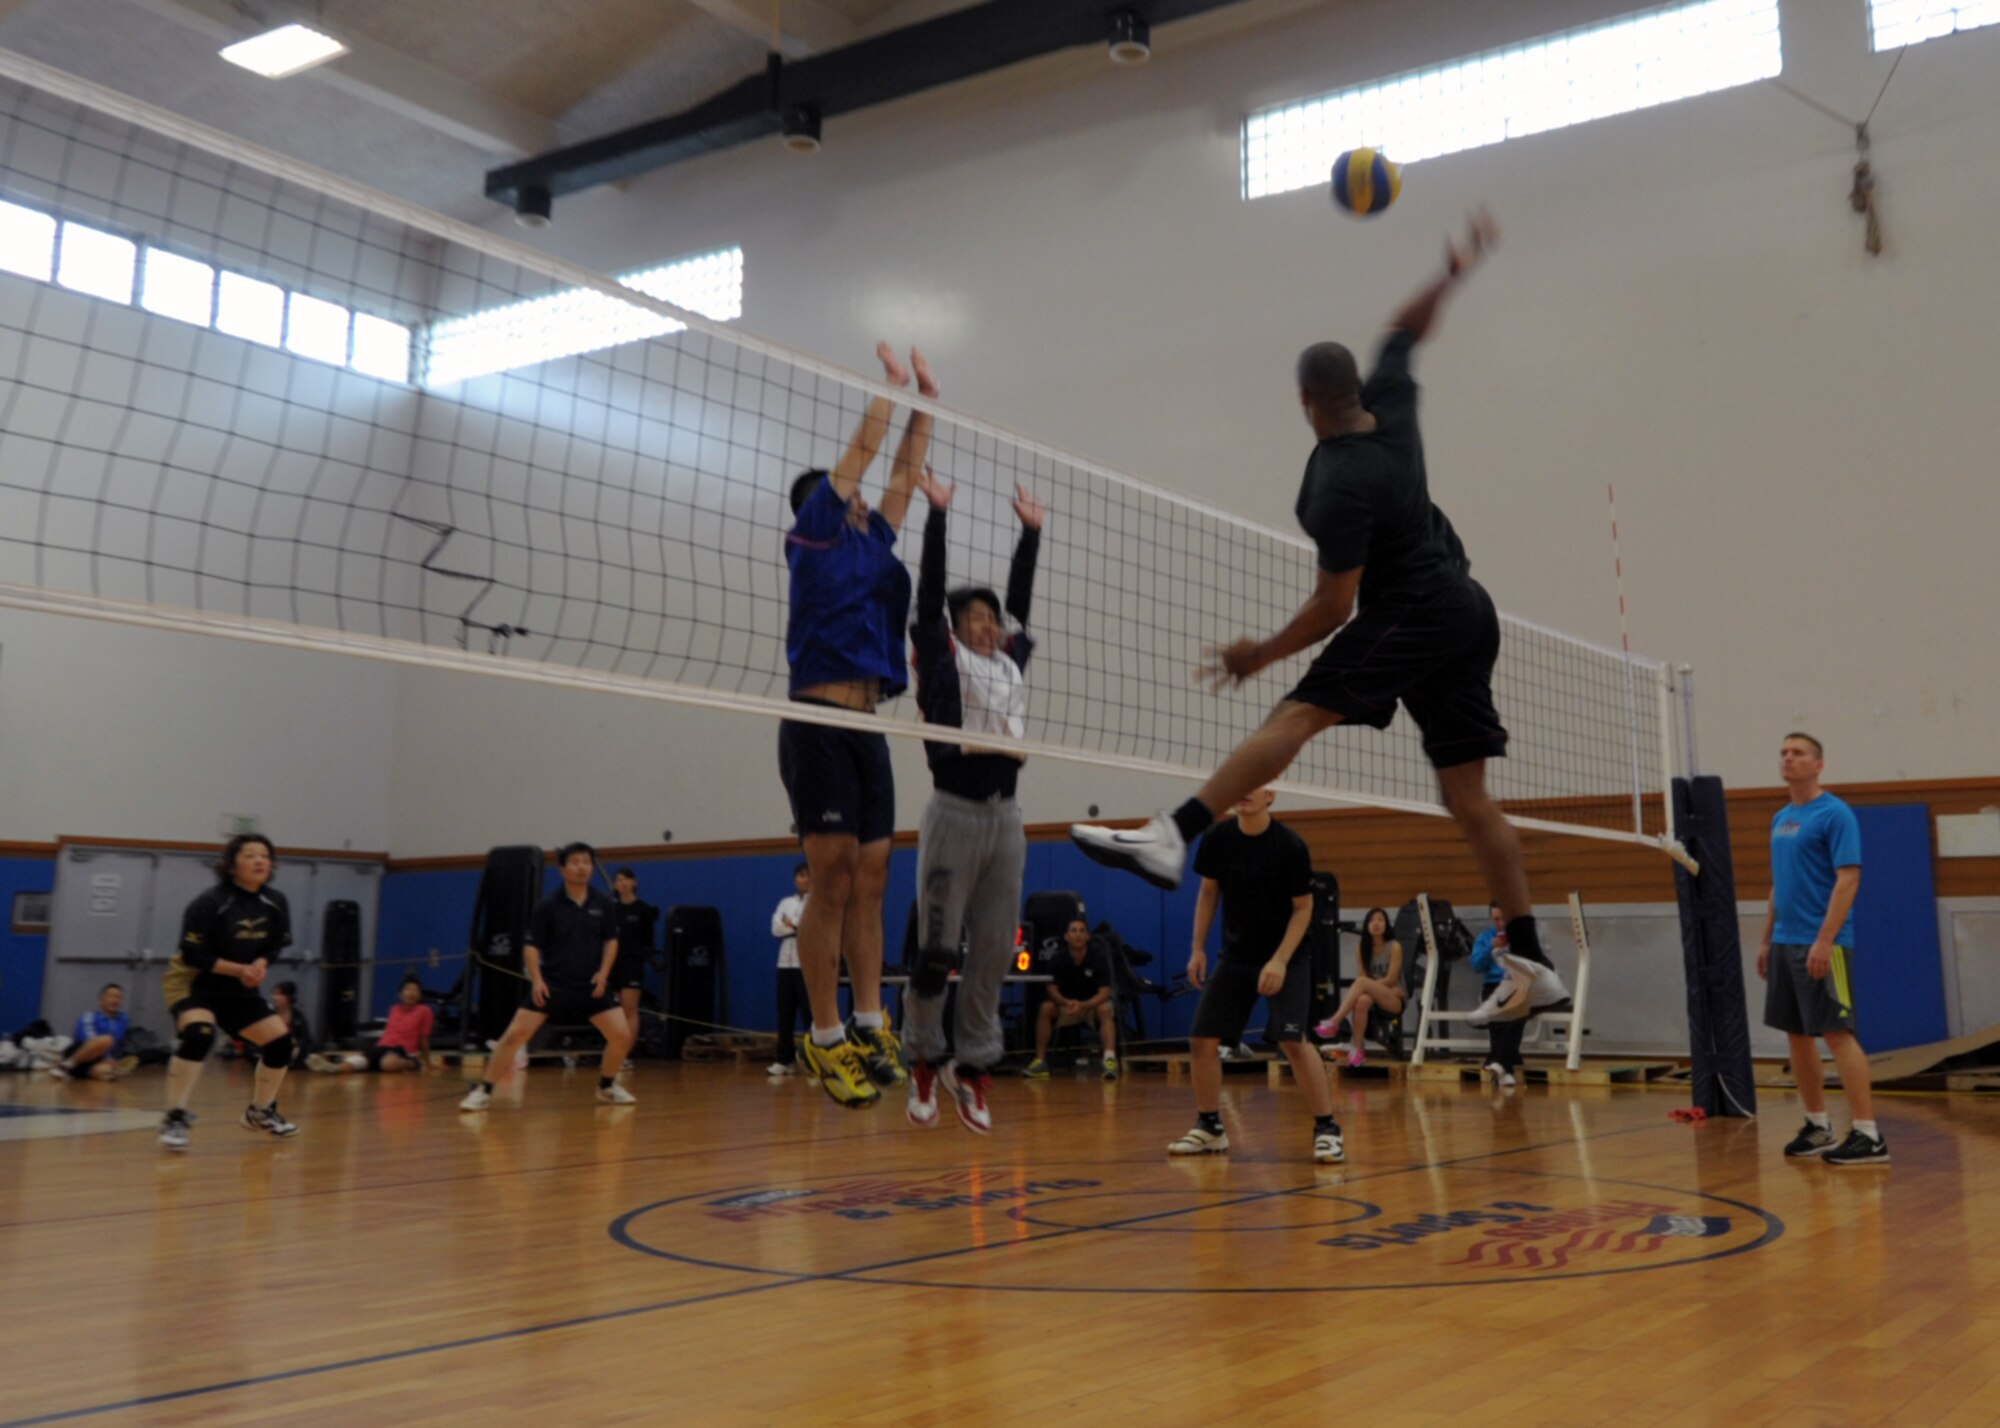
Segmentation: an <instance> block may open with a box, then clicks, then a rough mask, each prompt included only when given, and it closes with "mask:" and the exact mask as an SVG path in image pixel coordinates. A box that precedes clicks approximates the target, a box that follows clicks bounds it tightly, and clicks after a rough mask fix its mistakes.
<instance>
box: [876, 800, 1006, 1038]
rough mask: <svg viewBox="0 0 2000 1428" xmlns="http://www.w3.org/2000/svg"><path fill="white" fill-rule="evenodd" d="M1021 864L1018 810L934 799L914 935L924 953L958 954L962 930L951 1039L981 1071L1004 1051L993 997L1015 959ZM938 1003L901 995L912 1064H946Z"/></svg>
mask: <svg viewBox="0 0 2000 1428" xmlns="http://www.w3.org/2000/svg"><path fill="white" fill-rule="evenodd" d="M1027 861H1028V838H1027V834H1026V832H1025V831H1023V829H1022V826H1021V805H1020V804H1019V803H1017V802H1015V801H1014V800H1013V799H1011V798H1010V799H1006V800H1004V801H1002V802H978V801H975V800H973V799H970V798H960V797H959V796H958V795H957V794H952V793H943V792H935V791H934V792H933V793H932V794H931V801H930V802H929V803H928V804H926V805H925V806H924V821H923V824H922V827H921V828H920V829H919V831H918V834H917V935H918V936H919V937H920V938H921V939H922V940H923V942H924V943H925V944H926V945H927V946H932V947H936V946H940V945H942V946H945V947H955V946H957V944H958V939H959V931H960V929H961V928H963V929H964V930H965V933H966V954H965V966H964V967H963V968H962V969H961V970H960V972H959V982H958V1013H957V1018H956V1025H955V1026H954V1027H953V1038H952V1040H953V1044H954V1046H955V1047H956V1051H955V1052H954V1054H955V1055H956V1057H957V1059H958V1061H959V1064H961V1065H963V1066H967V1067H977V1068H978V1069H980V1070H982V1071H983V1070H987V1069H990V1068H991V1067H993V1066H995V1065H997V1064H998V1063H999V1061H1000V1058H1001V1056H1002V1055H1003V1054H1004V1053H1005V1051H1006V1045H1005V1042H1004V1040H1003V1038H1002V1036H1001V1033H1000V991H1001V988H1002V986H1003V985H1004V984H1005V983H1006V980H1007V970H1008V968H1009V967H1010V966H1011V965H1012V963H1013V960H1014V932H1015V929H1016V928H1018V927H1019V926H1020V921H1021V879H1022V877H1023V876H1024V874H1025V870H1026V867H1027ZM944 1000H945V993H943V992H940V993H938V994H937V995H936V996H934V997H923V996H918V995H917V994H916V992H915V991H911V992H909V993H908V994H907V995H905V997H904V999H903V1044H904V1046H905V1047H906V1048H907V1049H908V1051H909V1054H910V1057H911V1059H912V1060H915V1061H942V1060H943V1059H944V1055H945V1035H944Z"/></svg>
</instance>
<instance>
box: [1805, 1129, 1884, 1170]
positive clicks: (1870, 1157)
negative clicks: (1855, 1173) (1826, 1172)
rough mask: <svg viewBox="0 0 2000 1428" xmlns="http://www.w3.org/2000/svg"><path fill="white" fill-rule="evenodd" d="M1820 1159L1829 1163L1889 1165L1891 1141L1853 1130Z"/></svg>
mask: <svg viewBox="0 0 2000 1428" xmlns="http://www.w3.org/2000/svg"><path fill="white" fill-rule="evenodd" d="M1820 1159H1821V1160H1822V1161H1823V1162H1825V1163H1826V1164H1828V1165H1887V1164H1888V1163H1889V1143H1888V1142H1887V1141H1885V1140H1883V1139H1882V1138H1881V1137H1880V1136H1875V1135H1869V1134H1867V1133H1866V1132H1865V1131H1858V1130H1851V1131H1849V1132H1848V1133H1847V1139H1846V1140H1844V1141H1842V1142H1841V1143H1840V1145H1839V1146H1838V1148H1836V1149H1834V1150H1829V1151H1828V1152H1827V1153H1826V1154H1825V1155H1822V1156H1821V1157H1820Z"/></svg>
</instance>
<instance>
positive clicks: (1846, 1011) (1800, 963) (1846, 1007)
mask: <svg viewBox="0 0 2000 1428" xmlns="http://www.w3.org/2000/svg"><path fill="white" fill-rule="evenodd" d="M1811 952H1812V948H1810V947H1797V946H1791V945H1788V944H1786V943H1783V942H1780V943H1778V944H1777V945H1776V946H1774V947H1772V948H1771V966H1770V970H1769V973H1768V975H1767V976H1766V977H1765V979H1764V1025H1766V1026H1768V1027H1771V1028H1772V1029H1774V1030H1776V1031H1786V1032H1790V1033H1791V1034H1792V1035H1794V1036H1825V1035H1826V1034H1827V1033H1828V1032H1829V1031H1852V1030H1854V949H1853V948H1852V947H1839V946H1836V947H1835V948H1834V949H1833V955H1832V958H1831V960H1830V961H1829V963H1828V966H1827V971H1826V975H1825V976H1824V977H1815V976H1813V975H1812V974H1811V973H1810V972H1808V971H1806V958H1807V957H1808V956H1809V955H1810V954H1811Z"/></svg>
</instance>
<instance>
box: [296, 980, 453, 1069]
mask: <svg viewBox="0 0 2000 1428" xmlns="http://www.w3.org/2000/svg"><path fill="white" fill-rule="evenodd" d="M433 1021H434V1018H433V1017H432V1015H431V1009H430V1008H429V1007H427V1006H425V1005H424V984H423V983H422V982H420V981H418V980H417V976H416V974H415V973H414V972H412V973H411V974H410V975H408V976H406V977H404V978H403V985H402V986H401V987H400V988H399V989H398V990H397V993H396V1005H394V1006H392V1007H390V1008H389V1021H388V1025H386V1026H384V1027H383V1028H382V1035H381V1036H380V1037H378V1038H377V1039H376V1042H375V1044H374V1045H373V1046H371V1047H368V1048H367V1049H366V1050H364V1051H347V1052H336V1053H334V1054H332V1055H323V1056H313V1057H310V1058H308V1059H307V1061H306V1065H307V1066H308V1067H309V1068H311V1069H312V1070H314V1071H320V1072H324V1073H325V1074H327V1075H330V1076H344V1075H349V1074H351V1073H353V1072H356V1071H421V1070H423V1069H424V1066H425V1064H426V1063H427V1062H428V1061H429V1060H430V1052H431V1025H432V1023H433Z"/></svg>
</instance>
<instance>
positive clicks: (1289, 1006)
mask: <svg viewBox="0 0 2000 1428" xmlns="http://www.w3.org/2000/svg"><path fill="white" fill-rule="evenodd" d="M1301 951H1303V949H1301ZM1263 970H1264V964H1263V963H1262V962H1251V961H1246V960H1242V959H1239V958H1235V957H1218V958H1217V959H1216V960H1215V961H1213V962H1212V963H1210V964H1209V969H1208V980H1207V982H1205V983H1204V984H1203V985H1202V989H1201V1004H1200V1005H1199V1006H1197V1007H1196V1008H1195V1009H1194V1025H1193V1026H1192V1027H1191V1028H1189V1030H1188V1035H1189V1036H1212V1037H1215V1038H1216V1039H1217V1040H1219V1041H1225V1042H1227V1041H1233V1040H1235V1039H1236V1038H1237V1037H1238V1036H1240V1035H1241V1034H1242V1032H1243V1028H1244V1027H1246V1026H1248V1025H1249V1024H1250V1013H1251V1012H1252V1011H1253V1010H1254V1009H1255V1008H1256V1005H1257V975H1258V973H1260V972H1262V971H1263ZM1265 1006H1266V1008H1267V1010H1268V1011H1269V1013H1270V1017H1269V1020H1268V1021H1267V1022H1266V1023H1265V1026H1264V1034H1265V1036H1267V1037H1269V1038H1270V1039H1271V1040H1272V1041H1276V1042H1286V1041H1303V1040H1305V1035H1306V1022H1307V1020H1308V1019H1309V1018H1310V1017H1311V1014H1312V1013H1311V1008H1312V959H1311V958H1310V957H1306V956H1294V957H1293V958H1292V960H1291V961H1290V962H1288V963H1286V964H1285V985H1284V986H1282V987H1280V988H1278V994H1277V995H1276V996H1275V997H1267V998H1265Z"/></svg>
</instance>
